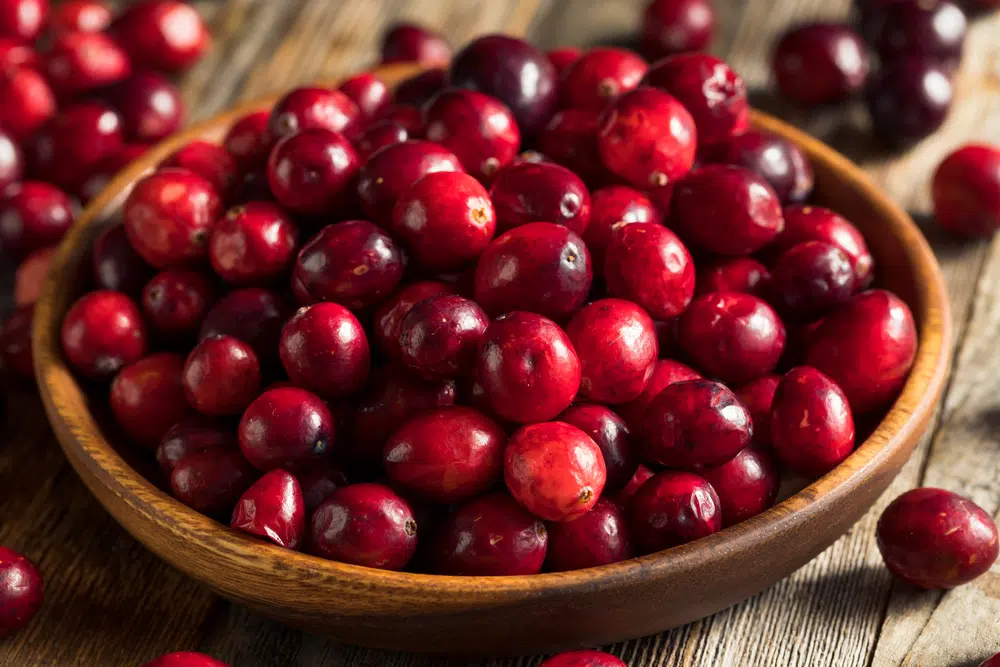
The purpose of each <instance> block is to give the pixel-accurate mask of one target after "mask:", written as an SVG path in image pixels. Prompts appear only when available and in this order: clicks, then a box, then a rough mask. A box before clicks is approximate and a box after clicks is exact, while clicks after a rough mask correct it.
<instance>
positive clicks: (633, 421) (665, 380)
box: [598, 359, 770, 460]
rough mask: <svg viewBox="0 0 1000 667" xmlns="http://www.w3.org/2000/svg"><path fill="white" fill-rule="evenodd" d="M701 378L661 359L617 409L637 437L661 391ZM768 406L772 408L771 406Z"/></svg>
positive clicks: (685, 368)
mask: <svg viewBox="0 0 1000 667" xmlns="http://www.w3.org/2000/svg"><path fill="white" fill-rule="evenodd" d="M700 379H702V377H701V373H699V372H698V371H696V370H695V369H693V368H691V367H690V366H688V365H686V364H682V363H681V362H679V361H674V360H673V359H659V360H658V361H657V362H656V364H655V365H654V366H653V373H652V375H650V376H649V381H648V382H647V383H646V386H645V387H644V388H643V390H642V392H641V393H640V394H639V395H638V396H636V397H635V398H634V399H632V400H631V401H629V402H628V403H623V404H622V405H619V406H618V407H617V408H615V409H616V411H617V412H618V414H620V415H621V416H622V418H624V420H625V422H626V423H627V424H628V427H629V429H630V431H631V432H632V434H633V437H637V436H638V435H639V431H640V430H641V428H642V418H643V415H645V414H646V407H647V406H648V405H649V404H650V403H651V402H652V401H653V399H654V398H656V397H657V395H658V394H659V393H660V392H661V391H663V390H664V389H665V388H667V387H668V386H669V385H672V384H673V383H675V382H683V381H685V380H700ZM768 408H769V409H770V406H768ZM598 444H600V441H598ZM605 460H607V456H605Z"/></svg>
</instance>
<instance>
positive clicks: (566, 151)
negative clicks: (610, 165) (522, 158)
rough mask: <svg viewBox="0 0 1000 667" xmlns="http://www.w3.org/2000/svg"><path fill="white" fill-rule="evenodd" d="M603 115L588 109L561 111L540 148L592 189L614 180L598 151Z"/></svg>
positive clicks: (545, 131)
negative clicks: (598, 134) (600, 122)
mask: <svg viewBox="0 0 1000 667" xmlns="http://www.w3.org/2000/svg"><path fill="white" fill-rule="evenodd" d="M599 119H600V114H598V113H597V112H596V111H588V110H586V109H566V110H565V111H560V112H559V113H557V114H556V115H554V116H553V117H552V119H551V120H550V121H549V122H548V123H547V124H546V125H545V127H544V128H542V130H541V132H540V134H539V136H538V148H539V150H541V151H542V153H543V154H544V155H546V156H547V157H548V158H550V159H551V160H553V161H554V162H557V163H559V164H561V165H562V166H564V167H566V168H567V169H570V170H571V171H572V172H573V173H574V174H577V175H578V176H579V177H580V178H582V179H583V180H584V182H586V183H587V184H588V185H590V186H591V187H600V186H601V185H606V184H607V182H609V181H610V180H612V179H613V177H612V176H611V173H610V172H609V171H608V170H607V168H606V167H605V166H604V164H603V163H602V162H601V154H600V151H598V149H597V130H598V128H599V124H598V120H599Z"/></svg>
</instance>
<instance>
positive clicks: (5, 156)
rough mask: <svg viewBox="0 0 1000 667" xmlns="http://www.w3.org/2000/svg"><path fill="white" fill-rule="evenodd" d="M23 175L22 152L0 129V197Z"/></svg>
mask: <svg viewBox="0 0 1000 667" xmlns="http://www.w3.org/2000/svg"><path fill="white" fill-rule="evenodd" d="M0 67H2V65H0ZM23 177H24V153H23V152H21V147H20V146H19V145H18V144H17V142H15V141H14V138H13V137H12V136H11V135H9V134H7V133H6V132H5V131H4V130H2V129H0V197H2V196H3V195H4V193H5V192H7V190H8V189H9V188H10V187H11V186H12V185H14V184H15V183H17V182H19V181H20V180H21V179H22V178H23Z"/></svg>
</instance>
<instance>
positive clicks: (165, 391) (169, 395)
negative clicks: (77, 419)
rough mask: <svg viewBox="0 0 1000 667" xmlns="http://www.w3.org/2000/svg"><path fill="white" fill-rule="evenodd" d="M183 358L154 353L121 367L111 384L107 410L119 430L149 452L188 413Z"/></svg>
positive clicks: (169, 354) (166, 353) (177, 355)
mask: <svg viewBox="0 0 1000 667" xmlns="http://www.w3.org/2000/svg"><path fill="white" fill-rule="evenodd" d="M183 368H184V357H182V356H181V355H179V354H171V353H168V352H158V353H156V354H152V355H150V356H148V357H145V358H143V359H140V360H139V361H137V362H135V363H133V364H130V365H128V366H125V367H124V368H122V369H121V371H120V372H119V373H118V375H116V376H115V379H114V382H112V383H111V397H110V401H111V410H112V412H114V415H115V421H117V422H118V425H119V426H121V428H122V430H123V431H125V433H126V434H127V435H128V436H129V437H130V438H131V439H132V440H133V441H134V442H136V443H138V444H139V445H141V446H143V447H145V448H147V449H150V450H153V449H155V448H156V447H157V445H159V444H160V441H161V440H162V439H163V436H164V435H165V434H166V432H167V431H168V430H169V429H170V427H171V426H173V425H174V424H176V423H177V422H179V421H180V420H181V419H183V418H184V417H185V416H187V414H188V413H189V411H190V408H189V407H188V404H187V401H186V400H185V399H184V389H183V387H182V386H181V371H182V370H183Z"/></svg>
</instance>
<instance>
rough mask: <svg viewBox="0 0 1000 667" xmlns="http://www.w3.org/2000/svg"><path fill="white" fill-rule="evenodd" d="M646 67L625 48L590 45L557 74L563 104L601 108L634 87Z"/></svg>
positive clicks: (600, 109)
mask: <svg viewBox="0 0 1000 667" xmlns="http://www.w3.org/2000/svg"><path fill="white" fill-rule="evenodd" d="M647 67H648V65H647V64H646V61H645V60H643V59H642V58H641V57H640V56H639V55H638V54H636V53H633V52H632V51H629V50H628V49H618V48H611V47H596V48H593V49H590V50H588V51H587V52H586V53H584V54H583V55H582V56H580V57H579V58H578V59H577V60H576V61H574V63H573V64H572V65H571V66H569V68H568V69H567V70H566V71H565V72H563V73H562V74H561V76H560V79H561V84H560V89H561V91H562V97H563V100H562V103H563V106H565V107H570V108H579V109H592V110H593V111H602V110H603V109H604V107H605V106H607V104H608V102H610V101H611V100H613V99H615V98H616V97H618V96H619V95H621V94H622V93H627V92H628V91H630V90H632V89H634V88H636V87H638V86H639V82H640V81H641V80H642V77H643V75H645V74H646V69H647Z"/></svg>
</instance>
